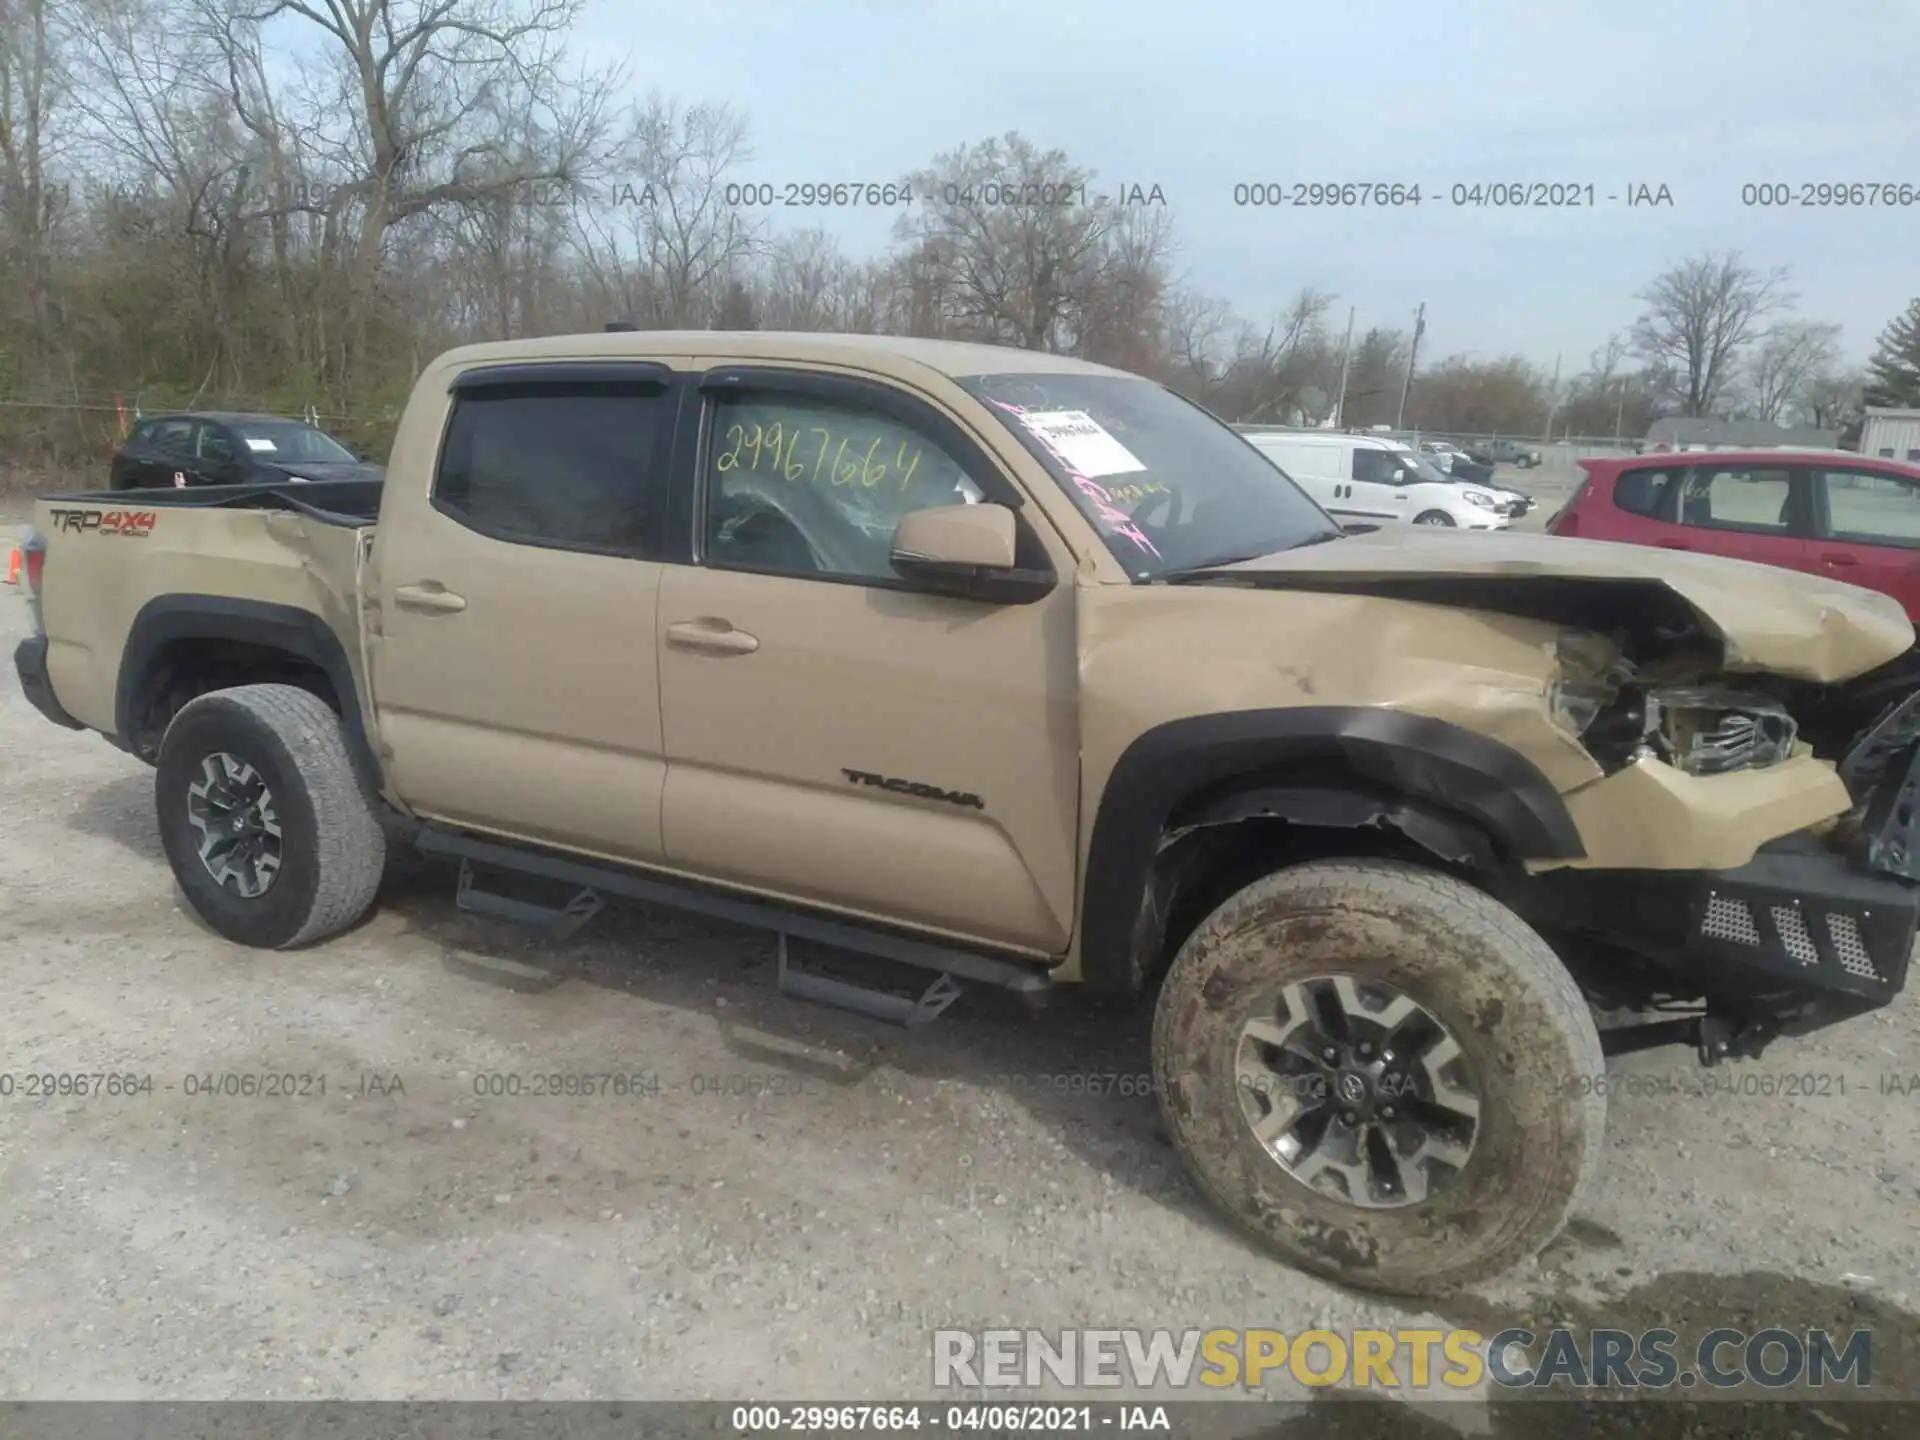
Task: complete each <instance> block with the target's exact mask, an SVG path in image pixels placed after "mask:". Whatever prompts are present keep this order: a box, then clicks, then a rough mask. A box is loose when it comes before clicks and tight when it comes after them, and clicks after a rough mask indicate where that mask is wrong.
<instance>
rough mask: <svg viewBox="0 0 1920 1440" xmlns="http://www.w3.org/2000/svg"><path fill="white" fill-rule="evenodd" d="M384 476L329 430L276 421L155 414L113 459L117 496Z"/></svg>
mask: <svg viewBox="0 0 1920 1440" xmlns="http://www.w3.org/2000/svg"><path fill="white" fill-rule="evenodd" d="M380 475H381V470H380V468H379V467H378V466H374V465H369V464H368V463H367V457H366V456H365V455H362V454H358V453H356V452H355V451H352V450H349V449H348V448H347V447H346V446H344V445H342V444H341V443H340V442H339V441H338V440H335V439H334V438H333V437H332V436H331V435H329V434H327V433H326V432H325V431H324V430H316V429H315V428H314V427H313V426H311V425H308V424H306V423H304V422H303V421H299V420H286V419H282V418H280V417H279V416H275V415H230V414H211V413H209V414H186V413H180V414H173V415H155V416H153V417H152V418H150V419H146V420H142V421H141V422H140V423H139V424H138V425H136V426H134V428H133V433H132V434H131V435H129V436H127V439H126V443H125V444H123V445H122V446H121V447H120V451H119V453H118V454H116V455H115V456H114V457H113V466H112V469H111V470H110V471H109V472H108V484H109V486H110V487H111V488H113V489H115V490H146V489H154V488H168V489H175V490H184V489H186V488H187V487H188V486H193V485H258V484H273V483H280V484H285V483H288V482H298V481H303V480H377V479H379V478H380Z"/></svg>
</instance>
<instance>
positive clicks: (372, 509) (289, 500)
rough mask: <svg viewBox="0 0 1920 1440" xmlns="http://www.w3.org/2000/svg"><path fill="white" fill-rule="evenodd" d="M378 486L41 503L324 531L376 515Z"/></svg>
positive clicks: (217, 488) (108, 494)
mask: <svg viewBox="0 0 1920 1440" xmlns="http://www.w3.org/2000/svg"><path fill="white" fill-rule="evenodd" d="M382 488H383V487H382V482H381V481H378V480H313V481H307V482H304V483H301V484H293V485H282V484H272V485H196V486H194V487H193V488H192V489H188V490H172V489H152V490H84V491H75V492H73V493H70V494H65V495H48V496H45V497H43V498H44V500H45V502H46V503H47V504H50V505H58V504H72V505H111V506H115V507H118V508H124V509H133V510H162V509H165V510H192V509H210V510H290V511H292V512H293V513H294V514H296V515H305V516H307V517H308V518H309V519H313V520H319V521H321V522H322V523H324V524H328V525H345V526H348V527H349V528H358V527H360V526H364V525H371V524H372V523H373V522H374V521H375V520H376V519H377V518H378V517H379V514H380V492H381V490H382Z"/></svg>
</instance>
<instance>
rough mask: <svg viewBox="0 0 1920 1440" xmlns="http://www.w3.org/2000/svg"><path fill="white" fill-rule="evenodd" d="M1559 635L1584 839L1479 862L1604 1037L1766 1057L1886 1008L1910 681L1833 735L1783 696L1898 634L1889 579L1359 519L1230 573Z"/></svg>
mask: <svg viewBox="0 0 1920 1440" xmlns="http://www.w3.org/2000/svg"><path fill="white" fill-rule="evenodd" d="M1226 573H1230V574H1231V575H1232V576H1233V577H1234V579H1236V580H1242V581H1246V582H1250V583H1252V584H1254V585H1256V586H1258V587H1260V588H1286V589H1294V590H1300V591H1314V592H1322V593H1324V592H1328V591H1333V592H1343V593H1347V594H1360V593H1364V594H1367V595H1369V596H1373V597H1376V598H1385V597H1392V598H1396V599H1401V600H1406V601H1412V602H1416V603H1419V604H1422V605H1439V606H1443V607H1446V608H1448V609H1456V608H1458V609H1467V610H1473V611H1478V612H1481V613H1492V614H1501V615H1507V616H1513V617H1520V618H1525V619H1531V620H1535V621H1540V622H1543V623H1544V624H1550V625H1553V626H1555V627H1558V629H1557V639H1556V641H1555V644H1554V648H1555V652H1556V653H1555V663H1554V665H1553V667H1552V673H1553V674H1554V676H1555V678H1554V679H1553V680H1552V681H1551V682H1550V683H1549V685H1548V696H1547V701H1548V706H1549V709H1550V712H1551V714H1552V716H1553V718H1554V721H1555V724H1556V725H1557V727H1558V728H1559V729H1560V730H1561V731H1562V732H1563V733H1564V734H1566V735H1570V736H1573V737H1575V738H1577V740H1578V743H1579V745H1580V746H1581V747H1582V749H1584V751H1585V753H1586V754H1587V755H1588V756H1589V757H1591V759H1592V762H1593V764H1594V766H1595V767H1596V768H1597V770H1598V772H1599V773H1598V775H1597V776H1595V777H1594V778H1591V779H1589V780H1586V781H1584V782H1581V783H1578V784H1575V785H1573V786H1571V787H1568V788H1565V789H1564V790H1563V795H1562V799H1563V801H1564V803H1565V805H1566V808H1567V812H1568V814H1569V815H1570V816H1571V817H1572V819H1573V821H1574V824H1575V826H1576V827H1577V828H1578V830H1579V832H1580V836H1581V840H1582V842H1583V845H1584V847H1585V850H1586V852H1587V853H1586V854H1585V855H1584V856H1581V857H1573V858H1567V859H1560V860H1545V861H1529V862H1526V863H1525V864H1524V865H1521V866H1514V867H1509V868H1508V869H1507V870H1505V871H1504V872H1502V873H1501V874H1499V875H1498V876H1488V877H1484V883H1485V884H1486V887H1487V888H1488V889H1489V890H1492V891H1494V892H1495V893H1497V894H1498V895H1499V898H1501V899H1502V900H1503V901H1505V902H1506V903H1507V904H1509V905H1510V906H1511V907H1512V908H1513V909H1515V910H1516V911H1517V912H1518V913H1520V914H1521V915H1522V916H1523V917H1524V918H1525V919H1526V920H1527V921H1528V922H1529V923H1530V924H1532V925H1533V926H1534V927H1535V928H1536V929H1537V930H1538V931H1539V932H1540V933H1541V934H1542V935H1543V936H1545V937H1546V938H1547V939H1548V940H1549V942H1550V943H1552V944H1553V946H1554V948H1555V949H1556V950H1557V951H1558V952H1559V953H1560V954H1561V955H1562V957H1563V959H1564V960H1565V961H1566V963H1567V964H1568V967H1569V968H1570V969H1571V970H1572V971H1573V972H1574V974H1575V976H1576V978H1577V979H1578V980H1579V981H1580V983H1581V985H1582V988H1583V990H1584V991H1585V992H1586V994H1587V995H1588V998H1589V1000H1590V1001H1591V1002H1592V1003H1593V1004H1594V1005H1595V1007H1596V1008H1597V1009H1600V1010H1603V1011H1613V1012H1633V1013H1634V1014H1635V1015H1636V1016H1637V1017H1638V1018H1637V1019H1635V1020H1634V1021H1632V1022H1630V1023H1625V1024H1619V1025H1615V1026H1613V1027H1611V1028H1607V1029H1604V1030H1603V1032H1602V1040H1603V1046H1604V1048H1605V1050H1606V1051H1607V1052H1608V1053H1610V1054H1618V1053H1624V1052H1628V1051H1634V1050H1641V1049H1646V1048H1650V1047H1653V1046H1659V1045H1668V1044H1675V1043H1684V1044H1688V1045H1690V1046H1692V1047H1693V1048H1694V1049H1695V1050H1696V1051H1697V1053H1698V1055H1699V1058H1700V1060H1701V1061H1702V1063H1705V1064H1713V1063H1716V1062H1717V1061H1719V1060H1722V1059H1726V1058H1734V1057H1750V1056H1755V1055H1758V1054H1759V1053H1760V1052H1761V1050H1762V1049H1763V1047H1765V1046H1766V1044H1767V1043H1768V1042H1769V1041H1771V1040H1772V1039H1773V1038H1774V1037H1776V1036H1780V1035H1798V1034H1804V1033H1806V1032H1808V1031H1812V1030H1815V1029H1819V1028H1821V1027H1823V1026H1826V1025H1829V1024H1833V1023H1836V1022H1838V1021H1842V1020H1845V1019H1848V1018H1850V1017H1853V1016H1856V1015H1859V1014H1862V1013H1865V1012H1867V1011H1871V1010H1874V1009H1877V1008H1880V1007H1882V1006H1885V1005H1887V1004H1888V1003H1890V1002H1891V1001H1892V1000H1893V999H1894V997H1895V996H1896V995H1898V994H1899V993H1900V991H1901V990H1902V988H1903V987H1904V985H1905V983H1906V977H1907V969H1908V963H1909V951H1910V950H1911V947H1912V944H1913V941H1914V937H1915V931H1916V925H1917V924H1920V693H1910V694H1907V695H1904V696H1902V697H1900V698H1898V699H1896V700H1894V701H1893V702H1891V703H1889V704H1888V705H1887V706H1886V708H1885V709H1884V710H1883V711H1882V712H1881V713H1880V714H1879V716H1878V717H1877V719H1876V720H1875V721H1874V723H1872V724H1870V725H1868V726H1866V727H1865V728H1864V729H1863V730H1862V731H1861V732H1859V733H1857V734H1854V735H1851V736H1850V737H1849V738H1848V740H1847V743H1846V744H1845V746H1844V747H1839V748H1836V747H1834V746H1833V745H1832V744H1831V742H1830V741H1825V740H1823V741H1822V743H1820V744H1818V745H1816V744H1815V743H1813V741H1812V740H1810V739H1809V737H1808V735H1807V734H1806V733H1805V731H1804V730H1803V728H1802V724H1801V721H1800V720H1799V718H1798V715H1797V711H1798V710H1799V708H1800V707H1801V706H1802V705H1803V704H1805V705H1809V706H1810V705H1811V702H1812V701H1813V700H1814V698H1815V697H1818V696H1823V695H1831V694H1832V693H1834V691H1835V690H1836V689H1838V688H1842V687H1844V686H1845V685H1846V684H1847V683H1848V682H1850V681H1852V680H1853V679H1854V678H1855V677H1858V676H1861V675H1864V674H1870V673H1874V672H1876V671H1878V670H1879V669H1880V668H1881V667H1884V666H1885V665H1887V664H1888V663H1889V662H1890V661H1893V660H1894V659H1895V658H1896V657H1898V656H1900V655H1902V654H1904V653H1906V652H1907V651H1909V650H1910V649H1911V647H1912V645H1913V630H1912V626H1911V624H1910V623H1909V622H1908V620H1907V618H1906V616H1905V615H1904V613H1902V612H1901V610H1900V608H1899V607H1898V606H1897V605H1896V604H1894V603H1893V602H1891V601H1889V600H1886V599H1885V597H1882V596H1878V595H1874V594H1871V593H1870V592H1866V591H1862V590H1859V589H1856V588H1854V587H1849V586H1840V585H1828V584H1823V583H1822V582H1818V581H1814V580H1810V579H1807V578H1806V577H1801V576H1797V575H1782V574H1781V573H1780V572H1778V571H1773V570H1769V569H1765V568H1763V567H1759V566H1752V565H1744V564H1738V563H1731V562H1725V561H1712V562H1709V563H1707V564H1696V563H1694V557H1687V556H1669V555H1666V554H1664V553H1656V552H1648V551H1641V550H1636V549H1633V548H1631V547H1626V546H1617V545H1598V544H1594V543H1591V542H1579V541H1567V540H1561V539H1553V538H1550V537H1540V538H1538V539H1536V538H1535V537H1526V536H1498V537H1493V538H1492V539H1491V540H1486V539H1482V538H1480V537H1465V536H1451V535H1449V536H1445V537H1440V538H1439V539H1437V540H1434V539H1429V538H1428V537H1425V536H1419V537H1413V538H1411V539H1409V538H1404V537H1398V536H1387V535H1382V536H1378V537H1375V536H1356V537H1350V538H1349V539H1346V540H1343V541H1341V542H1339V543H1338V544H1334V545H1328V546H1323V547H1316V548H1315V550H1313V551H1307V552H1301V553H1300V554H1299V555H1297V556H1295V555H1284V554H1283V555H1276V556H1273V557H1269V558H1268V559H1266V560H1263V561H1256V562H1252V563H1251V564H1248V565H1240V566H1234V567H1232V568H1231V570H1230V571H1228V572H1226Z"/></svg>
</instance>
